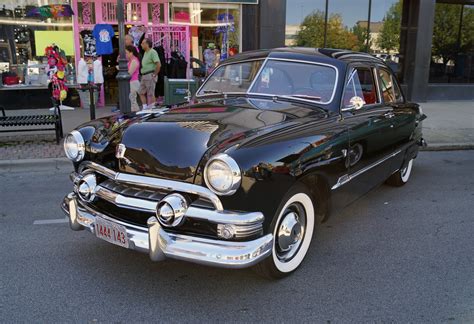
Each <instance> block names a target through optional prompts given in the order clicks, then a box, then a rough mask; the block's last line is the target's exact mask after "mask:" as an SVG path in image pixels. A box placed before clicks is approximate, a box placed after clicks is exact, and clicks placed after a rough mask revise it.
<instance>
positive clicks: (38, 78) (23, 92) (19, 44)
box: [0, 0, 75, 108]
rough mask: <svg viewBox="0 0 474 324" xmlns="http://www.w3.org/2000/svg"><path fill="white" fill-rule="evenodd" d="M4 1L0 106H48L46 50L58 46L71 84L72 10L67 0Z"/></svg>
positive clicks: (0, 14)
mask: <svg viewBox="0 0 474 324" xmlns="http://www.w3.org/2000/svg"><path fill="white" fill-rule="evenodd" d="M51 4H53V3H52V2H51V1H48V0H15V1H13V0H6V1H2V4H1V6H0V73H1V74H2V78H0V80H1V84H2V85H4V86H2V87H1V88H0V101H1V105H2V106H6V107H7V108H8V106H15V107H25V108H26V107H28V106H32V107H43V108H44V107H50V106H51V100H50V90H48V84H49V81H50V78H51V75H52V71H50V68H49V64H48V57H47V56H45V49H46V47H47V46H50V45H52V44H55V45H57V46H58V47H59V48H60V50H61V53H62V55H63V56H64V57H65V59H66V60H67V62H68V63H67V64H65V65H64V66H63V67H61V69H63V72H64V81H65V83H74V70H75V67H74V64H73V62H74V55H75V54H74V42H73V38H74V36H73V23H72V10H71V7H70V6H69V3H68V2H67V1H55V2H54V4H55V6H50V5H51Z"/></svg>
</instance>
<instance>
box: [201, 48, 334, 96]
mask: <svg viewBox="0 0 474 324" xmlns="http://www.w3.org/2000/svg"><path fill="white" fill-rule="evenodd" d="M254 61H263V63H262V66H261V67H260V69H259V71H258V72H257V74H256V75H255V78H254V79H253V81H252V83H251V84H250V86H249V88H248V90H247V91H246V92H229V94H243V95H264V96H275V95H278V94H275V93H258V92H251V90H252V88H253V87H254V85H255V82H256V81H257V79H258V78H259V76H260V74H261V73H262V71H263V68H264V67H265V65H266V64H267V62H268V61H283V62H294V63H302V64H312V65H321V66H326V67H330V68H332V69H334V71H336V77H335V79H334V87H333V90H332V94H331V98H330V99H329V101H316V100H309V99H302V98H296V99H298V100H301V101H306V102H310V103H313V104H314V103H318V104H321V105H328V104H330V103H331V102H332V101H333V100H334V97H335V95H336V89H337V83H338V81H339V70H338V69H337V67H336V66H334V65H332V64H328V63H321V62H313V61H307V60H295V59H285V58H276V57H268V56H267V57H266V58H265V59H262V58H259V59H249V60H242V61H237V62H230V63H224V64H221V65H219V66H218V67H217V68H216V69H214V71H212V73H211V74H210V75H209V76H208V77H207V78H206V81H207V80H208V79H210V78H211V77H212V76H213V75H214V73H215V72H216V71H217V70H218V68H220V67H222V66H227V65H231V64H240V63H246V62H254ZM206 81H204V83H203V84H202V85H201V86H200V87H199V89H198V90H197V91H196V98H206V97H212V96H213V95H214V96H215V95H216V94H208V95H202V94H201V95H199V92H200V91H201V90H202V88H203V87H204V85H205V84H206ZM288 96H290V97H291V95H288Z"/></svg>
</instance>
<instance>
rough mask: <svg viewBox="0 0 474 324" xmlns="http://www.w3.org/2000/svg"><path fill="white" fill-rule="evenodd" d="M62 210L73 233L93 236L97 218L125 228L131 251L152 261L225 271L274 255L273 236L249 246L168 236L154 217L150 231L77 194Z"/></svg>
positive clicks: (68, 198) (71, 195) (247, 244)
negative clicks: (83, 200)
mask: <svg viewBox="0 0 474 324" xmlns="http://www.w3.org/2000/svg"><path fill="white" fill-rule="evenodd" d="M61 207H62V209H63V211H64V212H65V213H66V215H68V217H69V225H70V227H71V229H73V230H76V231H77V230H82V229H88V230H89V231H90V232H92V233H94V232H95V220H96V218H97V217H101V218H104V219H106V220H108V221H110V222H114V223H116V224H119V225H122V226H124V227H125V228H126V232H127V236H128V240H129V248H130V249H132V250H136V251H140V252H144V253H149V256H150V259H151V260H153V261H161V260H164V259H166V258H172V259H179V260H184V261H190V262H194V263H200V264H205V265H210V266H217V267H223V268H246V267H250V266H252V265H254V264H256V263H258V262H260V261H261V260H263V259H264V258H266V257H267V256H269V255H270V254H271V252H272V246H273V235H272V234H267V235H265V236H263V237H260V238H258V239H255V240H252V241H247V242H230V241H224V240H214V239H206V238H201V237H195V236H190V235H181V234H174V233H169V232H166V231H165V230H164V229H163V227H162V226H161V225H160V223H159V222H158V220H157V218H156V217H155V216H151V217H150V218H149V219H148V227H141V226H136V225H132V224H128V223H125V222H122V221H119V220H116V219H114V218H111V217H109V216H107V215H104V214H102V213H99V212H97V211H95V210H93V209H91V208H89V207H88V206H86V205H84V204H82V203H81V201H80V200H79V199H78V198H77V196H76V194H75V193H70V194H68V195H67V196H66V197H65V198H64V200H63V203H62V204H61ZM236 221H238V220H236Z"/></svg>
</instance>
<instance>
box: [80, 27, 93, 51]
mask: <svg viewBox="0 0 474 324" xmlns="http://www.w3.org/2000/svg"><path fill="white" fill-rule="evenodd" d="M80 34H81V37H82V42H83V44H84V56H96V55H97V52H96V42H95V38H94V36H93V35H92V32H91V31H90V30H83V31H81V32H80Z"/></svg>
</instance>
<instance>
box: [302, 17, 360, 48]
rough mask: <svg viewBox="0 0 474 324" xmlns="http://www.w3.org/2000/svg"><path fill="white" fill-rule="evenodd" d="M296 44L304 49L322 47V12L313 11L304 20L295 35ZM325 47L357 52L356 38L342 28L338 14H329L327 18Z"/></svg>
mask: <svg viewBox="0 0 474 324" xmlns="http://www.w3.org/2000/svg"><path fill="white" fill-rule="evenodd" d="M296 44H297V45H298V46H306V47H323V46H324V12H323V11H320V10H317V11H313V12H312V13H310V14H309V15H307V16H306V17H305V18H304V20H303V22H302V23H301V29H300V31H299V32H298V34H297V35H296ZM326 47H332V48H341V49H350V50H358V41H357V36H356V35H354V34H353V33H351V32H350V31H349V30H348V29H347V28H346V27H345V26H344V24H343V23H342V17H341V15H339V14H331V15H330V16H329V18H328V26H327V44H326Z"/></svg>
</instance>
